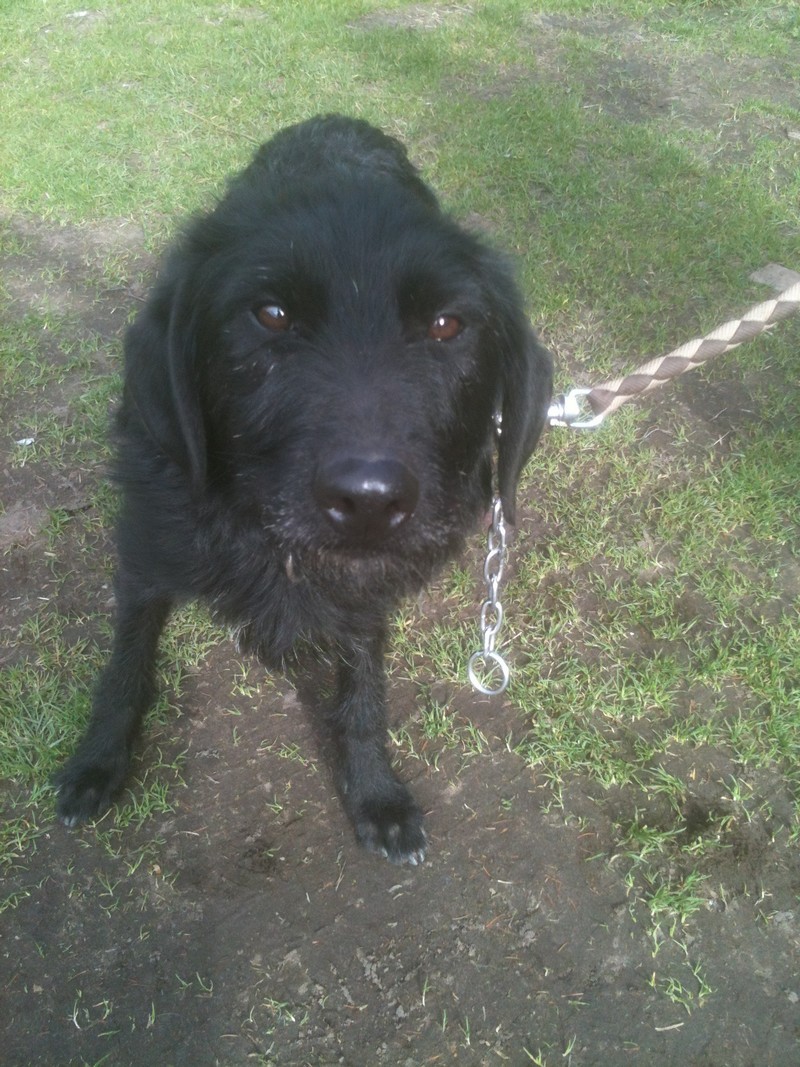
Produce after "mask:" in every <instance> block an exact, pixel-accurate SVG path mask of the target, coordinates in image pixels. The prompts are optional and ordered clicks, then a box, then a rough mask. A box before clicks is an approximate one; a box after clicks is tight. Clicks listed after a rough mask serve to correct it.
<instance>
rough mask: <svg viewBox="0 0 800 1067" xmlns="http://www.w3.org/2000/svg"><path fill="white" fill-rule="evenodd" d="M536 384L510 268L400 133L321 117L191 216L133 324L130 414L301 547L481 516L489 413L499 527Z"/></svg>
mask: <svg viewBox="0 0 800 1067" xmlns="http://www.w3.org/2000/svg"><path fill="white" fill-rule="evenodd" d="M550 389H551V361H550V357H549V355H548V354H547V352H546V351H545V350H544V349H543V348H542V346H541V345H540V344H539V343H538V341H537V339H536V337H535V335H534V333H533V331H532V330H531V327H530V325H529V323H528V321H527V319H526V317H525V315H524V312H523V309H522V302H521V299H520V296H519V293H518V290H517V288H516V285H515V283H514V281H513V278H512V277H511V274H510V272H509V270H508V268H507V266H506V264H505V262H504V261H503V259H502V258H501V257H499V256H498V255H497V254H496V253H494V252H493V251H491V250H489V249H488V248H487V247H485V245H484V244H483V242H481V241H480V240H478V239H476V238H475V237H474V236H472V235H470V234H468V233H467V232H465V231H464V230H463V229H461V228H460V227H458V226H457V225H456V224H455V223H454V222H453V221H452V220H451V219H449V218H448V217H447V216H446V215H445V214H443V213H442V212H441V210H440V209H439V207H438V205H437V202H436V200H435V198H434V197H433V194H432V193H431V192H430V190H429V189H428V188H427V186H426V185H424V183H423V182H422V181H421V179H420V178H419V176H418V175H417V172H416V171H415V170H414V168H413V167H412V166H411V164H410V163H409V162H408V159H407V157H406V155H405V152H404V150H403V149H402V147H401V146H400V145H399V144H398V143H397V142H396V141H394V140H392V139H390V138H388V137H386V136H384V135H383V134H381V133H380V132H379V131H377V130H374V129H373V128H372V127H369V126H367V125H366V124H364V123H360V122H357V121H354V120H348V119H342V118H336V117H331V118H325V119H316V120H312V121H311V122H309V123H305V124H303V125H301V126H298V127H293V128H291V129H289V130H287V131H284V132H283V133H281V134H279V135H278V136H277V137H276V138H275V139H274V140H273V141H271V142H269V143H268V144H267V145H265V146H264V147H263V148H262V149H261V150H260V151H259V153H258V154H257V156H256V158H255V159H254V161H253V162H252V163H251V165H250V166H249V167H248V168H247V169H246V170H245V171H244V172H243V173H242V174H241V175H240V176H239V177H238V178H236V179H235V180H234V182H233V183H232V184H231V186H230V187H229V190H228V192H227V195H226V196H225V198H224V199H223V200H222V201H221V202H220V204H219V205H218V207H217V208H216V209H215V210H214V211H213V212H212V213H211V214H210V215H208V216H205V217H203V218H201V219H199V220H196V221H195V222H194V223H193V224H192V225H191V226H190V228H189V229H188V231H187V233H186V234H185V236H184V239H183V240H182V242H180V243H179V244H178V246H177V248H176V249H175V250H174V252H173V254H172V256H171V257H170V258H169V259H168V261H167V264H166V267H165V270H164V272H163V275H162V278H161V280H160V283H159V285H158V286H157V288H156V291H155V292H154V294H153V296H152V298H151V300H150V302H149V304H148V306H147V308H146V309H145V311H144V312H143V313H142V315H141V316H140V317H139V319H138V320H137V322H136V323H135V324H134V325H133V327H132V328H131V330H130V332H129V335H128V341H127V346H126V401H125V404H124V405H123V416H124V420H123V421H125V422H126V423H127V425H128V426H129V427H137V426H138V427H139V428H140V430H144V432H145V434H146V436H147V437H148V439H149V440H150V441H151V442H152V443H153V444H154V446H155V447H157V448H158V449H159V450H160V451H161V452H162V453H163V454H164V455H165V456H166V457H168V458H169V459H170V460H172V461H173V462H174V464H176V465H177V466H178V467H179V468H180V469H181V470H182V471H183V473H184V475H185V478H186V479H187V480H188V481H189V482H190V483H191V486H192V489H193V492H194V494H195V496H196V497H198V498H200V499H202V500H211V499H213V498H219V499H224V500H225V501H226V504H227V505H228V506H232V507H234V508H240V509H242V510H247V509H249V510H250V511H252V512H253V514H256V515H257V516H258V521H259V522H261V523H262V524H263V526H264V528H265V529H266V530H269V531H271V532H272V534H273V535H274V536H276V537H277V538H278V539H279V540H281V541H282V542H285V543H286V544H287V545H291V546H292V548H293V550H294V549H300V550H302V549H303V548H305V549H307V550H308V551H309V552H312V551H316V552H326V551H333V552H341V553H344V554H348V553H349V554H350V555H352V556H353V557H355V556H360V557H363V556H364V555H366V556H370V555H372V556H376V557H377V556H381V555H387V554H391V555H396V554H398V553H399V554H400V555H403V554H405V555H406V556H407V557H414V556H415V555H418V554H419V555H421V554H425V553H427V554H428V555H430V553H431V550H432V547H436V546H440V547H441V548H442V549H443V550H444V551H447V550H448V549H449V548H451V547H452V542H453V539H454V538H455V537H456V536H458V537H460V535H461V533H462V532H463V530H464V528H465V527H466V526H467V525H468V524H469V522H470V521H471V520H473V519H474V518H475V517H476V516H477V515H478V514H479V513H480V512H481V511H482V510H483V509H485V507H486V506H487V503H488V498H489V494H490V461H491V452H492V447H493V430H494V428H493V413H494V412H495V411H496V410H497V409H499V410H500V411H501V412H502V417H503V419H502V435H501V437H500V441H499V448H498V479H499V487H500V492H501V496H502V499H503V504H504V509H505V513H506V516H507V517H508V519H509V521H511V522H513V519H514V511H515V491H516V486H517V482H518V479H519V475H520V472H521V470H522V468H523V466H524V464H525V462H526V461H527V459H528V457H529V456H530V454H531V452H532V451H533V448H534V446H535V444H536V441H537V439H538V437H539V434H540V432H541V430H542V427H543V425H544V420H545V417H546V411H547V406H548V402H549V398H550ZM134 432H136V431H134Z"/></svg>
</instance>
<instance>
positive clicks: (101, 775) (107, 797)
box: [53, 755, 128, 826]
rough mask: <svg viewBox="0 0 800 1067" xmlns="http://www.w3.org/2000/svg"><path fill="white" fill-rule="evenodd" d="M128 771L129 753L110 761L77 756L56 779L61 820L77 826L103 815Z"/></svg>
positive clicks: (58, 810) (63, 768) (55, 784)
mask: <svg viewBox="0 0 800 1067" xmlns="http://www.w3.org/2000/svg"><path fill="white" fill-rule="evenodd" d="M127 770H128V758H127V756H125V757H124V758H120V757H115V758H114V759H111V760H106V761H103V760H97V759H95V760H91V761H89V760H85V759H82V758H80V756H77V755H76V756H73V758H72V759H71V760H70V761H69V762H68V763H67V764H66V766H64V767H62V769H61V770H60V771H59V772H58V774H57V775H56V777H55V779H54V780H53V785H54V786H55V788H56V791H57V793H58V800H57V802H56V812H57V814H58V817H59V819H60V820H61V821H62V822H63V823H64V825H65V826H77V825H78V823H80V822H85V821H86V820H87V819H93V818H95V817H96V816H97V815H102V813H103V812H104V811H106V810H107V809H108V808H110V807H111V803H112V801H113V800H114V797H115V796H116V795H117V793H118V792H119V791H120V789H121V788H122V784H123V782H124V781H125V775H126V773H127Z"/></svg>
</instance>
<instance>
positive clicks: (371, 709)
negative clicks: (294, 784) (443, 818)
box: [330, 636, 426, 866]
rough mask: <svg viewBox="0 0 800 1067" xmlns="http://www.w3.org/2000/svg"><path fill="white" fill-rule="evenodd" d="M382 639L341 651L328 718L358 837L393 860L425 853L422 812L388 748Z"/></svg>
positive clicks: (365, 640) (412, 860)
mask: <svg viewBox="0 0 800 1067" xmlns="http://www.w3.org/2000/svg"><path fill="white" fill-rule="evenodd" d="M383 643H384V642H383V638H382V636H379V637H365V638H362V639H359V640H357V641H354V642H353V643H352V644H351V645H349V646H347V647H346V648H345V649H343V650H342V655H341V660H340V663H339V690H338V696H337V702H336V706H335V708H334V709H333V712H332V714H331V717H330V726H331V733H332V737H333V741H334V756H335V770H336V776H337V785H338V787H339V790H340V793H341V796H342V803H343V804H344V808H345V811H346V812H347V814H348V816H349V817H350V821H351V822H352V824H353V828H354V830H355V833H356V838H357V840H358V841H359V843H360V844H362V845H364V847H365V848H368V849H369V850H370V851H372V852H377V853H379V854H380V855H382V856H386V857H387V858H388V859H390V860H391V861H392V862H393V863H411V864H413V865H415V866H416V865H417V864H419V863H421V862H422V861H423V860H424V858H425V846H426V837H425V831H424V830H423V828H422V812H421V811H420V810H419V808H418V807H417V805H416V804H415V803H414V800H413V798H412V796H411V793H410V792H409V791H408V789H407V788H406V786H405V785H403V783H402V782H400V781H399V780H398V779H397V778H396V776H395V774H394V771H393V770H392V768H391V765H390V763H389V757H388V754H387V752H386V740H387V739H386V680H385V674H384V666H383Z"/></svg>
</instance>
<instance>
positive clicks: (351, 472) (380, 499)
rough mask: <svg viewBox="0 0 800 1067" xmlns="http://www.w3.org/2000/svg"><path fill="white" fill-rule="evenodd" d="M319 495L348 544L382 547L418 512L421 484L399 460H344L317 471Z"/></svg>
mask: <svg viewBox="0 0 800 1067" xmlns="http://www.w3.org/2000/svg"><path fill="white" fill-rule="evenodd" d="M314 497H315V499H316V501H317V504H318V505H319V507H320V509H321V510H322V512H323V514H324V515H325V517H326V519H327V520H328V522H330V524H331V525H332V526H333V527H334V529H335V530H337V531H338V533H339V534H340V535H341V536H342V537H343V538H345V539H346V540H347V541H348V542H351V543H352V544H360V545H377V544H379V543H380V542H381V541H383V540H384V539H385V538H386V537H387V536H388V535H389V534H390V533H391V532H392V531H393V530H396V529H397V528H398V527H399V526H402V525H403V523H404V522H406V521H407V520H408V519H409V518H410V517H411V515H412V514H413V513H414V508H415V507H416V506H417V501H418V499H419V482H418V481H417V479H416V478H415V477H414V475H413V473H412V472H411V471H410V470H409V469H408V467H406V465H405V464H404V463H401V462H399V460H395V459H368V460H367V459H359V458H357V457H346V458H338V459H333V460H330V461H329V462H328V463H325V464H323V465H322V466H321V467H320V469H319V470H318V471H317V476H316V478H315V480H314Z"/></svg>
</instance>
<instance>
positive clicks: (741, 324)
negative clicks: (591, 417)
mask: <svg viewBox="0 0 800 1067" xmlns="http://www.w3.org/2000/svg"><path fill="white" fill-rule="evenodd" d="M798 310H800V282H797V283H796V284H795V285H792V286H790V287H789V288H788V289H786V290H784V292H782V293H780V294H779V295H778V296H777V297H775V299H774V300H765V301H764V303H763V304H756V306H755V307H752V308H750V310H749V311H746V312H745V314H744V315H742V317H741V318H738V319H731V321H730V322H726V323H725V324H724V325H722V326H719V327H717V329H716V330H713V331H712V332H711V333H709V334H706V336H705V337H697V338H695V340H694V341H689V342H688V343H687V344H685V345H681V347H680V348H676V349H675V350H674V351H673V352H669V353H668V354H667V355H666V356H660V357H659V358H658V359H651V360H650V362H649V363H645V364H643V365H642V366H641V367H639V368H637V370H635V371H634V372H633V373H632V374H626V375H625V376H624V377H623V378H615V379H614V380H613V381H610V382H604V383H603V384H602V385H598V386H595V387H594V388H592V389H590V390H589V391H588V392H587V393H586V397H585V399H586V402H587V403H588V405H589V407H591V409H592V411H593V412H594V413H595V415H598V416H606V415H610V414H611V412H612V411H616V409H617V408H618V407H620V406H621V405H622V404H624V403H625V402H626V401H627V400H630V399H631V398H632V397H635V396H641V395H642V394H643V393H649V392H650V391H651V390H653V389H656V388H658V386H660V385H663V384H664V383H665V382H668V381H671V379H672V378H677V377H678V375H679V374H684V373H685V372H686V371H687V370H693V369H694V368H695V367H699V366H700V365H701V364H702V363H705V362H707V361H708V360H709V359H713V357H714V356H721V355H723V354H724V353H725V352H729V351H730V350H731V349H732V348H736V347H737V346H738V345H741V344H743V343H744V342H745V341H750V340H752V339H753V338H754V337H756V336H757V335H758V334H760V333H762V332H763V331H764V330H768V329H769V328H770V326H773V325H774V324H775V323H776V322H779V321H780V320H781V319H785V318H788V316H789V315H793V314H794V313H795V312H796V311H798Z"/></svg>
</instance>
